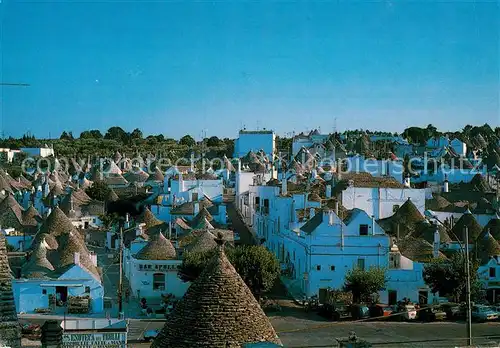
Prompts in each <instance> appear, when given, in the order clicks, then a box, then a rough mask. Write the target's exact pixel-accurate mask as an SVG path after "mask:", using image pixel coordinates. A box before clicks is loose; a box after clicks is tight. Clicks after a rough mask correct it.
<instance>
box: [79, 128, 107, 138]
mask: <svg viewBox="0 0 500 348" xmlns="http://www.w3.org/2000/svg"><path fill="white" fill-rule="evenodd" d="M80 139H102V134H101V131H100V130H98V129H92V130H86V131H83V132H82V133H80Z"/></svg>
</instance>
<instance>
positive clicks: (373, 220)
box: [372, 215, 375, 235]
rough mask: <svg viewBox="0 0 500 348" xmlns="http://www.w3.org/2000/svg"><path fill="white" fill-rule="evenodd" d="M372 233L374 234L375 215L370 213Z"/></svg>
mask: <svg viewBox="0 0 500 348" xmlns="http://www.w3.org/2000/svg"><path fill="white" fill-rule="evenodd" d="M372 235H375V215H372Z"/></svg>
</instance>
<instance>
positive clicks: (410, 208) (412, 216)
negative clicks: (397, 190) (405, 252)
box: [378, 199, 425, 238]
mask: <svg viewBox="0 0 500 348" xmlns="http://www.w3.org/2000/svg"><path fill="white" fill-rule="evenodd" d="M424 220H425V218H424V216H423V215H422V214H421V213H420V211H419V210H418V209H417V207H415V205H414V204H413V202H412V201H411V200H410V199H408V200H407V201H406V202H405V203H404V204H403V205H402V206H401V207H399V209H398V210H397V211H396V213H394V215H392V216H390V217H388V218H385V219H380V220H378V224H379V225H380V226H381V227H382V228H383V229H384V230H385V231H386V232H388V233H389V234H391V235H393V236H395V235H396V234H397V229H398V226H399V236H400V238H404V237H406V236H409V235H411V234H412V233H414V231H415V229H416V228H417V225H418V223H420V222H422V221H424Z"/></svg>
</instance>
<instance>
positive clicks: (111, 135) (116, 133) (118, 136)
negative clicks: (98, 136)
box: [104, 126, 128, 142]
mask: <svg viewBox="0 0 500 348" xmlns="http://www.w3.org/2000/svg"><path fill="white" fill-rule="evenodd" d="M104 139H110V140H116V141H121V142H127V140H128V134H127V132H125V131H124V130H123V129H122V128H121V127H116V126H115V127H111V128H110V129H108V131H107V132H106V134H105V135H104Z"/></svg>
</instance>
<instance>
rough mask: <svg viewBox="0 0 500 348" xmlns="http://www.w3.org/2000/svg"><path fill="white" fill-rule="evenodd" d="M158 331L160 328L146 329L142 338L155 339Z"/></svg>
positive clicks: (147, 340) (146, 339)
mask: <svg viewBox="0 0 500 348" xmlns="http://www.w3.org/2000/svg"><path fill="white" fill-rule="evenodd" d="M159 333H160V329H155V330H148V331H146V332H144V340H145V341H146V342H149V341H151V340H153V339H155V338H156V336H158V334H159Z"/></svg>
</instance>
